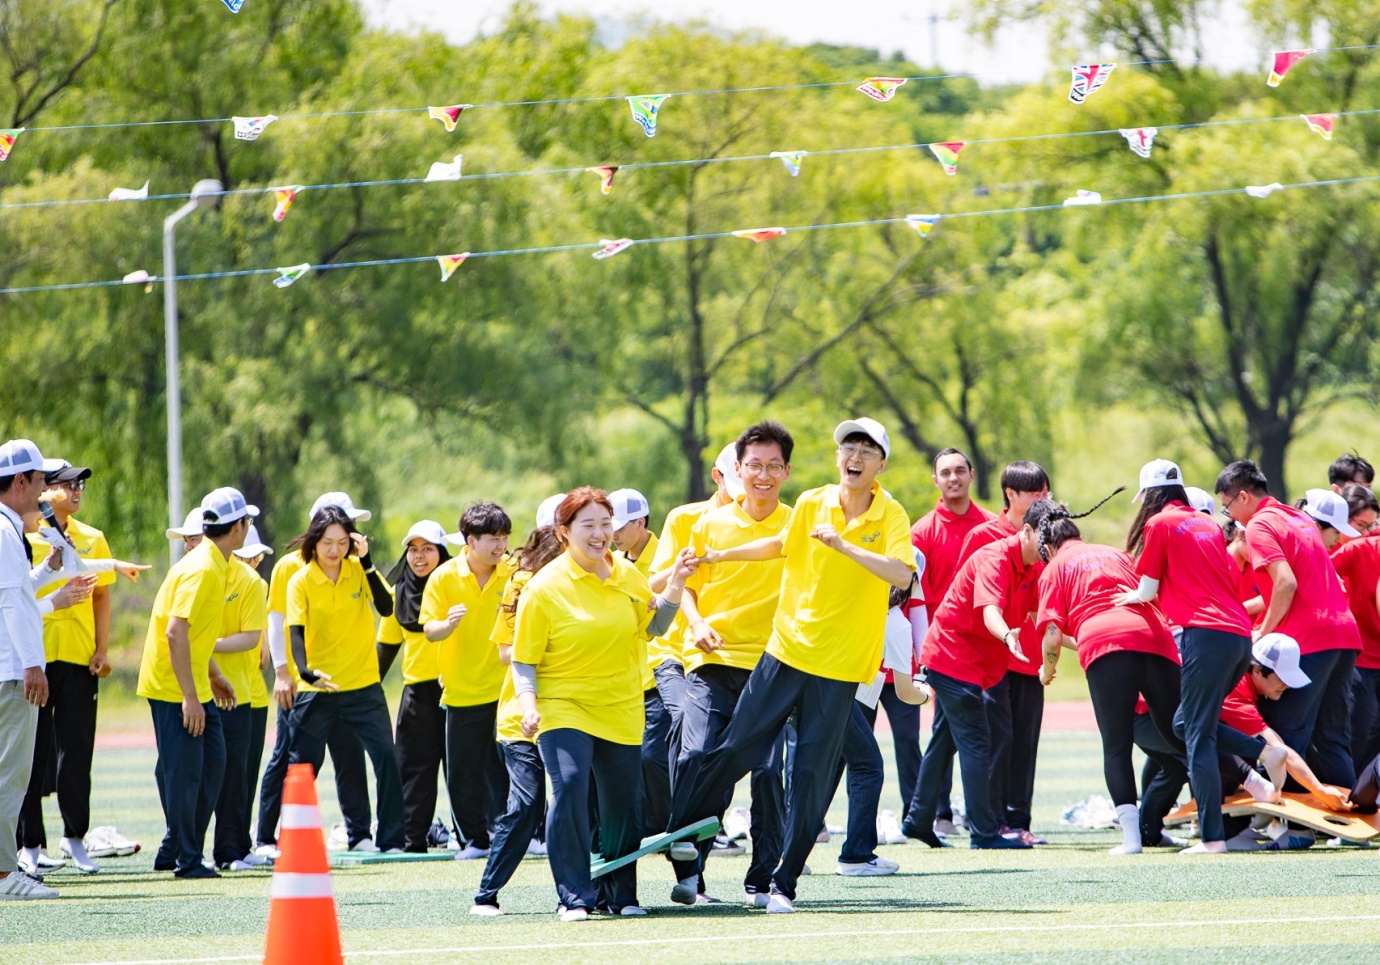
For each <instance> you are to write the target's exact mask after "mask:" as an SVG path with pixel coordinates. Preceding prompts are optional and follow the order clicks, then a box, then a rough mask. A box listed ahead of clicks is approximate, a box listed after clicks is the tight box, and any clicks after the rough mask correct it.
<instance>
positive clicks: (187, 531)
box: [167, 506, 202, 539]
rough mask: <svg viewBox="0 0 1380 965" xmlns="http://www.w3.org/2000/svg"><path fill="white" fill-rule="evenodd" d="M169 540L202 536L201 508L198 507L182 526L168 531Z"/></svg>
mask: <svg viewBox="0 0 1380 965" xmlns="http://www.w3.org/2000/svg"><path fill="white" fill-rule="evenodd" d="M167 534H168V539H186V538H187V537H188V536H200V535H201V534H202V528H201V507H200V506H198V507H196V508H195V509H193V510H192V511H191V512H190V513H188V514H187V521H186V522H184V523H183V524H182V525H181V526H173V527H172V528H170V529H168V530H167Z"/></svg>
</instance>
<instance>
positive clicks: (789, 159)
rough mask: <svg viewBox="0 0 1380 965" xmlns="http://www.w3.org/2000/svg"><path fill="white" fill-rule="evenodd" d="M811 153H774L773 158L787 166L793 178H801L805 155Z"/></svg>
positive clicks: (772, 153)
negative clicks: (801, 164) (801, 163)
mask: <svg viewBox="0 0 1380 965" xmlns="http://www.w3.org/2000/svg"><path fill="white" fill-rule="evenodd" d="M809 153H810V152H809V151H772V152H771V155H770V156H771V157H774V158H776V159H777V160H779V161H780V162H781V163H782V164H784V165H786V170H787V171H790V172H791V177H793V178H798V177H800V162H801V161H803V160H805V155H806V154H809Z"/></svg>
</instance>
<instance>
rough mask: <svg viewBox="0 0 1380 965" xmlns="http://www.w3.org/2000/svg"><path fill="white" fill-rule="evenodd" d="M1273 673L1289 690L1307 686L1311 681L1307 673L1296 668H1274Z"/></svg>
mask: <svg viewBox="0 0 1380 965" xmlns="http://www.w3.org/2000/svg"><path fill="white" fill-rule="evenodd" d="M1275 675H1276V676H1277V677H1279V679H1280V680H1283V681H1284V683H1285V684H1286V685H1287V686H1288V687H1289V689H1290V690H1298V689H1299V688H1300V687H1307V686H1308V685H1309V684H1311V683H1312V682H1313V681H1312V679H1311V678H1310V677H1309V676H1308V674H1306V673H1304V672H1303V671H1302V670H1299V669H1297V668H1295V669H1294V670H1289V671H1284V670H1279V669H1275Z"/></svg>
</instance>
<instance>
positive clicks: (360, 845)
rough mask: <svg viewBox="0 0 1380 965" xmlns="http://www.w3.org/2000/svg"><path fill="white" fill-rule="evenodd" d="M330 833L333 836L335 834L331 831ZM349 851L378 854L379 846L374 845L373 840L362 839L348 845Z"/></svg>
mask: <svg viewBox="0 0 1380 965" xmlns="http://www.w3.org/2000/svg"><path fill="white" fill-rule="evenodd" d="M331 833H332V836H334V834H335V832H334V831H332V832H331ZM350 850H351V851H358V852H359V853H361V854H378V853H379V846H378V845H376V844H375V843H374V839H373V838H364V839H362V840H360V841H356V842H355V843H354V844H352V845H350Z"/></svg>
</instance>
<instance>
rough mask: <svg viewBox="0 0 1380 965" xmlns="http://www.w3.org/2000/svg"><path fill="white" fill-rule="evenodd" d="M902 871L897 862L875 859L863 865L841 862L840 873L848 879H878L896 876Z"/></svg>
mask: <svg viewBox="0 0 1380 965" xmlns="http://www.w3.org/2000/svg"><path fill="white" fill-rule="evenodd" d="M900 870H901V866H900V865H899V864H897V863H896V862H895V861H888V860H886V858H873V859H872V860H871V861H867V862H863V863H861V864H848V863H845V862H842V861H840V862H839V866H838V873H839V874H841V875H843V876H844V877H846V878H877V877H880V876H882V875H894V874H895V873H896V872H898V871H900Z"/></svg>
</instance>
